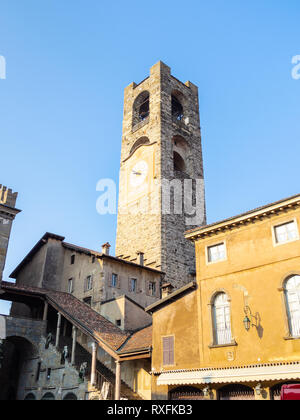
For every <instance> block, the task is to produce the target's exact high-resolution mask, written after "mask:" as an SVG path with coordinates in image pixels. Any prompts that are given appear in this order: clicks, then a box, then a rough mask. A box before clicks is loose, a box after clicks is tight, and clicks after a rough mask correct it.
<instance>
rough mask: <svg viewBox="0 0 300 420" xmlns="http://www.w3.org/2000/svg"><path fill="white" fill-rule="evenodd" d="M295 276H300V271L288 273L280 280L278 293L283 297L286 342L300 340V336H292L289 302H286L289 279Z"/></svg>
mask: <svg viewBox="0 0 300 420" xmlns="http://www.w3.org/2000/svg"><path fill="white" fill-rule="evenodd" d="M293 276H300V271H297V270H293V271H290V272H288V273H286V274H285V275H284V276H283V277H282V278H281V280H280V286H279V287H278V289H277V290H278V291H279V292H280V295H281V304H282V310H283V319H284V328H285V334H284V337H283V339H284V340H300V336H293V335H292V334H291V328H290V320H289V315H288V306H287V300H286V290H285V285H286V282H287V281H288V279H289V278H291V277H293Z"/></svg>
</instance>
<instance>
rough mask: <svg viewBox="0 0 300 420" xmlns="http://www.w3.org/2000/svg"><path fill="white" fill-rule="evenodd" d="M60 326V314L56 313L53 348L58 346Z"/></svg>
mask: <svg viewBox="0 0 300 420" xmlns="http://www.w3.org/2000/svg"><path fill="white" fill-rule="evenodd" d="M60 326H61V313H60V312H58V313H57V327H56V340H55V347H58V346H59V336H60Z"/></svg>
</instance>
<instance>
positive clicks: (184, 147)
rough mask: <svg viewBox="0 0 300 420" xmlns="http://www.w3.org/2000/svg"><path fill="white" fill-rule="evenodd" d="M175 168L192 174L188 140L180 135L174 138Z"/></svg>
mask: <svg viewBox="0 0 300 420" xmlns="http://www.w3.org/2000/svg"><path fill="white" fill-rule="evenodd" d="M172 150H173V162H174V170H175V171H179V172H184V173H186V174H188V175H191V173H192V168H191V167H190V166H191V165H190V147H189V144H188V142H187V141H186V140H185V139H184V138H183V137H182V136H179V135H176V136H173V138H172Z"/></svg>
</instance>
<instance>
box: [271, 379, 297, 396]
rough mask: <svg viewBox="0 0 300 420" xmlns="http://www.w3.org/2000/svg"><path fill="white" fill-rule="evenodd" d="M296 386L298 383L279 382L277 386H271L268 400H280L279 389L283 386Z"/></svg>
mask: <svg viewBox="0 0 300 420" xmlns="http://www.w3.org/2000/svg"><path fill="white" fill-rule="evenodd" d="M294 384H295V385H296V384H300V382H299V381H287V382H279V383H278V384H275V385H273V386H272V387H270V399H271V400H280V395H281V387H282V386H283V385H294Z"/></svg>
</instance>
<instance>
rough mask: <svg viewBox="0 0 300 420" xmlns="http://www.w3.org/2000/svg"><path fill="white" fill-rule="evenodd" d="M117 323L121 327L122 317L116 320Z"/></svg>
mask: <svg viewBox="0 0 300 420" xmlns="http://www.w3.org/2000/svg"><path fill="white" fill-rule="evenodd" d="M116 325H117V327H121V320H120V319H117V320H116Z"/></svg>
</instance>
